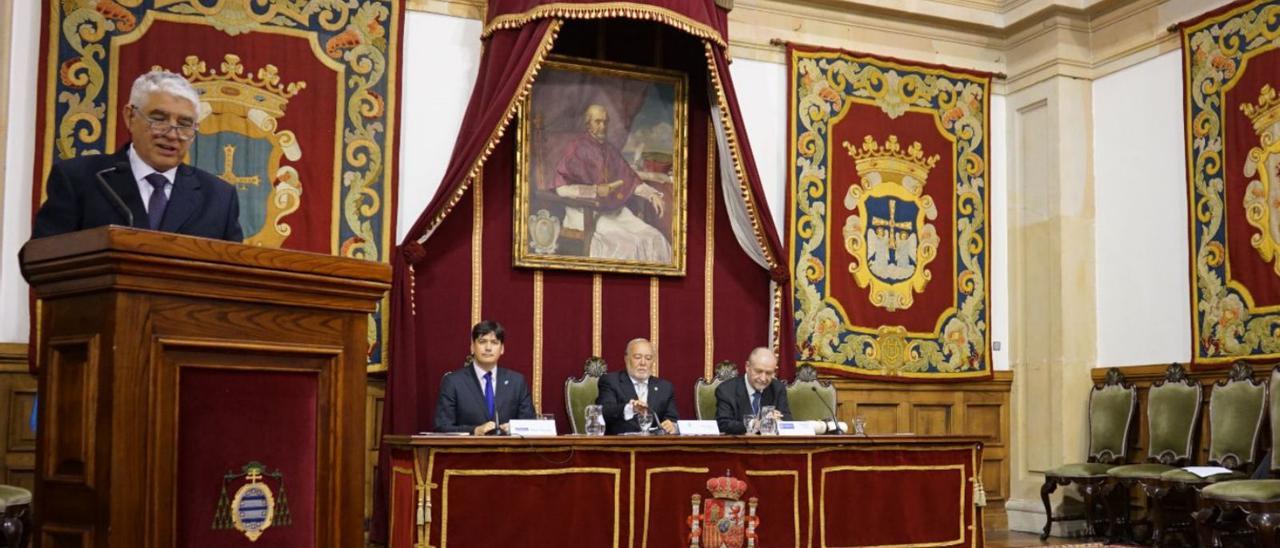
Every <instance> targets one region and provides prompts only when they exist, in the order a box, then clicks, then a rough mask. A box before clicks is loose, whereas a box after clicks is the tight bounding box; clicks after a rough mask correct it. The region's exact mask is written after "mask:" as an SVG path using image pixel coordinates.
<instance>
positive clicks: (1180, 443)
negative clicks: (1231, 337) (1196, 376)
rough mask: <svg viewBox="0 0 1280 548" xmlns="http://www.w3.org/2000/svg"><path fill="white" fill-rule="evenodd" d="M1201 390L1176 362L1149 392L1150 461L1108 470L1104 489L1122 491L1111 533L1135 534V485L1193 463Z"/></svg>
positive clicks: (1148, 452) (1117, 496) (1148, 436)
mask: <svg viewBox="0 0 1280 548" xmlns="http://www.w3.org/2000/svg"><path fill="white" fill-rule="evenodd" d="M1201 391H1202V389H1201V387H1200V383H1198V382H1196V381H1194V380H1192V379H1190V378H1188V377H1187V371H1186V369H1184V368H1183V367H1182V365H1181V364H1177V363H1175V364H1172V365H1170V366H1169V368H1168V369H1166V370H1165V374H1164V379H1161V380H1160V381H1158V382H1156V383H1155V384H1154V385H1152V386H1151V390H1149V391H1148V392H1147V462H1145V463H1142V464H1128V465H1125V466H1117V467H1115V468H1112V469H1110V470H1108V471H1107V475H1108V476H1111V479H1110V480H1109V481H1108V482H1107V485H1106V488H1105V491H1107V492H1108V494H1110V493H1112V492H1117V491H1118V493H1119V494H1117V495H1115V499H1116V500H1114V501H1112V502H1114V503H1116V504H1113V506H1112V509H1113V516H1112V519H1111V522H1112V524H1113V525H1114V528H1113V530H1112V531H1110V533H1109V536H1111V537H1115V536H1116V535H1117V534H1120V535H1124V536H1126V537H1129V538H1132V537H1133V531H1132V529H1131V523H1132V520H1131V519H1130V515H1129V514H1130V511H1131V510H1130V505H1129V494H1130V491H1131V490H1132V488H1133V487H1134V486H1135V485H1137V484H1138V483H1140V482H1143V481H1153V480H1159V479H1160V476H1161V475H1162V474H1164V473H1165V472H1169V471H1172V470H1177V469H1178V468H1181V467H1183V466H1186V465H1188V464H1191V459H1192V452H1193V451H1195V433H1196V428H1197V426H1199V424H1200V398H1201ZM1120 501H1123V504H1119V502H1120Z"/></svg>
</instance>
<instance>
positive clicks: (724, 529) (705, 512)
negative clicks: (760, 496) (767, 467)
mask: <svg viewBox="0 0 1280 548" xmlns="http://www.w3.org/2000/svg"><path fill="white" fill-rule="evenodd" d="M707 491H709V492H710V493H711V497H710V498H707V499H706V500H705V501H704V500H703V498H702V495H697V494H695V495H693V514H692V515H690V516H689V518H688V522H689V546H690V548H742V547H744V546H746V547H754V546H755V545H756V527H757V526H758V525H759V524H760V518H758V517H756V506H757V505H758V502H757V500H756V497H751V498H750V499H748V500H747V501H743V500H741V498H742V494H743V493H745V492H746V491H747V482H745V481H742V480H740V479H738V478H735V477H732V476H730V475H728V473H726V474H725V475H724V476H722V477H718V478H711V479H709V480H707Z"/></svg>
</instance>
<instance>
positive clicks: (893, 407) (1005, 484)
mask: <svg viewBox="0 0 1280 548" xmlns="http://www.w3.org/2000/svg"><path fill="white" fill-rule="evenodd" d="M828 380H831V381H832V382H833V383H834V384H835V386H836V388H837V389H838V390H839V405H838V406H837V411H836V413H837V414H838V415H839V417H840V420H843V421H852V420H853V418H854V417H856V416H860V417H862V418H864V419H866V422H867V432H868V433H870V434H905V433H912V434H933V435H972V436H982V437H983V438H984V441H983V450H982V455H983V456H982V461H983V468H982V482H983V486H984V487H985V488H986V491H987V503H988V509H989V510H990V509H994V510H997V511H999V510H1002V509H1003V507H1004V501H1005V500H1006V499H1007V498H1008V496H1009V477H1010V475H1009V424H1010V418H1009V402H1010V392H1009V391H1010V389H1011V388H1012V385H1013V373H1012V372H1010V371H997V372H996V375H995V378H994V379H992V380H990V381H982V382H971V383H889V382H883V381H861V380H852V379H843V378H830V379H828Z"/></svg>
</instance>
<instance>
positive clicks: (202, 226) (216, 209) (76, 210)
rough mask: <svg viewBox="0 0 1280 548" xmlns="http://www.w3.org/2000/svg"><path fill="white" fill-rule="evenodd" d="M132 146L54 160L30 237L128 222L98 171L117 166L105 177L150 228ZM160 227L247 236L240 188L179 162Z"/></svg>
mask: <svg viewBox="0 0 1280 548" xmlns="http://www.w3.org/2000/svg"><path fill="white" fill-rule="evenodd" d="M127 151H128V145H126V146H125V147H124V148H121V149H120V150H119V151H117V152H116V153H115V154H111V155H105V154H97V155H93V156H80V157H78V158H72V159H70V160H65V161H62V162H58V163H57V164H54V166H53V169H51V170H50V171H49V179H48V181H47V182H46V185H45V189H46V192H47V193H48V200H46V201H45V203H44V205H41V206H40V211H38V212H36V221H35V227H34V228H33V229H32V233H31V237H32V238H43V237H45V236H53V235H55V234H64V233H67V232H75V231H77V230H83V229H86V228H94V227H98V226H103V225H111V224H115V225H122V226H127V225H128V224H129V222H128V220H127V219H126V218H125V216H124V213H122V212H120V210H119V206H117V205H115V203H114V201H113V200H112V198H111V197H110V196H109V195H108V194H107V192H106V191H105V190H104V189H103V188H102V184H101V183H99V182H98V178H97V177H96V176H95V174H96V173H97V172H99V171H102V170H104V169H107V168H110V167H112V166H118V168H117V169H116V170H115V171H112V172H110V173H105V174H103V178H105V179H106V180H107V184H108V185H109V186H110V187H111V189H112V190H115V191H116V194H117V195H119V196H120V199H121V200H123V201H124V203H125V205H127V206H128V207H129V211H132V212H133V226H134V227H135V228H149V225H148V222H147V210H146V208H145V207H144V206H143V204H142V195H141V194H139V193H138V183H137V180H136V179H135V178H134V176H133V170H132V169H130V168H129V155H128V152H127ZM160 230H162V231H164V232H176V233H178V234H186V235H189V236H201V237H204V238H214V239H218V240H229V241H233V242H239V241H241V240H244V235H243V234H242V233H241V232H240V201H239V199H238V198H237V196H236V189H235V187H233V186H231V185H230V184H227V183H226V182H224V181H223V180H222V179H219V178H217V177H215V176H214V175H212V174H210V173H208V172H205V171H201V170H199V169H196V168H194V167H191V166H189V165H186V164H183V165H180V166H178V173H177V175H175V176H174V180H173V188H172V190H171V192H170V193H169V205H168V207H167V208H165V211H164V218H163V219H162V220H161V222H160Z"/></svg>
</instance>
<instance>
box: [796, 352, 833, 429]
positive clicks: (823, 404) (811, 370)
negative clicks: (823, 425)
mask: <svg viewBox="0 0 1280 548" xmlns="http://www.w3.org/2000/svg"><path fill="white" fill-rule="evenodd" d="M838 401H839V399H838V398H836V387H834V386H832V385H831V383H830V382H828V381H822V380H818V369H817V368H815V367H814V366H812V365H807V364H806V365H802V366H800V368H799V369H797V370H796V378H795V380H794V381H792V382H791V384H789V385H787V403H788V404H789V405H790V406H791V418H792V419H794V420H798V421H823V422H826V421H827V420H830V419H831V415H832V414H833V410H834V409H835V408H836V403H837V402H838Z"/></svg>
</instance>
